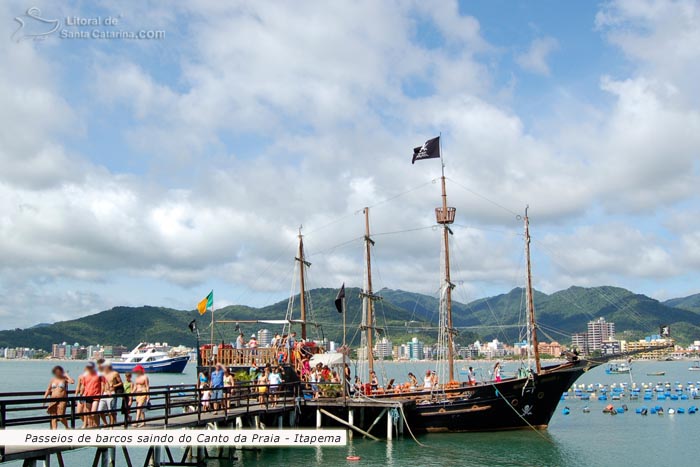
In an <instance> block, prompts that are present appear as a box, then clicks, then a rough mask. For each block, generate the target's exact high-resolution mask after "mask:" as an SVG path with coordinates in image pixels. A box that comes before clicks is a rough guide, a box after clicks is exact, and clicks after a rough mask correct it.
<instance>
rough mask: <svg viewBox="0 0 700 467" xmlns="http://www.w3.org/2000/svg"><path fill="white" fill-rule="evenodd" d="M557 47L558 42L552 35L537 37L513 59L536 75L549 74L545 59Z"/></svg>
mask: <svg viewBox="0 0 700 467" xmlns="http://www.w3.org/2000/svg"><path fill="white" fill-rule="evenodd" d="M558 49H559V42H558V41H557V40H556V39H555V38H553V37H538V38H536V39H534V40H533V41H532V42H531V43H530V47H529V48H528V49H527V50H526V51H525V52H523V53H521V54H519V55H518V56H517V57H515V61H516V62H517V63H518V65H520V66H521V67H522V68H523V69H524V70H527V71H529V72H531V73H536V74H538V75H549V73H550V70H549V64H548V63H547V59H548V58H549V55H551V54H552V52H555V51H556V50H558Z"/></svg>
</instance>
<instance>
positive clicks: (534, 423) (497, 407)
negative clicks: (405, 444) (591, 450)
mask: <svg viewBox="0 0 700 467" xmlns="http://www.w3.org/2000/svg"><path fill="white" fill-rule="evenodd" d="M593 366H595V365H591V364H589V363H588V362H583V361H579V362H575V363H570V364H565V365H561V366H557V367H550V368H545V369H544V370H543V372H542V373H541V374H539V375H534V376H533V378H532V379H527V378H520V379H508V380H505V381H502V382H499V383H493V384H490V383H486V384H479V385H477V386H472V387H469V388H459V389H454V390H450V391H447V394H446V395H445V396H447V397H445V396H442V397H441V400H432V401H423V402H418V404H417V405H416V406H415V408H413V409H412V410H411V411H410V413H407V414H406V415H407V418H408V419H409V420H408V421H409V424H410V426H411V429H413V430H414V431H419V432H430V433H435V432H469V431H502V430H516V429H523V428H530V427H534V428H537V429H544V428H546V427H547V425H549V421H550V420H551V418H552V415H554V411H555V410H556V408H557V405H558V404H559V401H560V400H561V395H562V393H563V392H564V391H566V390H567V389H568V388H570V387H571V385H572V384H573V383H574V382H575V381H576V380H577V379H578V378H579V377H580V376H581V375H582V374H583V373H584V372H585V371H587V370H588V369H589V368H591V367H593Z"/></svg>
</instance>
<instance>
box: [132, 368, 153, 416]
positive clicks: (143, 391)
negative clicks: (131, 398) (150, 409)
mask: <svg viewBox="0 0 700 467" xmlns="http://www.w3.org/2000/svg"><path fill="white" fill-rule="evenodd" d="M134 374H136V380H135V381H134V393H135V394H136V423H137V425H136V426H145V425H146V423H145V419H146V406H147V405H148V392H150V390H151V383H150V381H149V380H148V376H146V370H144V368H143V367H142V366H141V365H136V366H135V367H134ZM139 421H141V423H138V422H139Z"/></svg>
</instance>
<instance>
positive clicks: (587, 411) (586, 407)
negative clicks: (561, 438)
mask: <svg viewBox="0 0 700 467" xmlns="http://www.w3.org/2000/svg"><path fill="white" fill-rule="evenodd" d="M583 413H591V409H590V407H588V406H585V407H584V408H583Z"/></svg>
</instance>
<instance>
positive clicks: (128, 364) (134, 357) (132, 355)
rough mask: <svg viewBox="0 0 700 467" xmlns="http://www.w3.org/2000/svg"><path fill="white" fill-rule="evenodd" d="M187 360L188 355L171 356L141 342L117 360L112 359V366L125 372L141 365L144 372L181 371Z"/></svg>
mask: <svg viewBox="0 0 700 467" xmlns="http://www.w3.org/2000/svg"><path fill="white" fill-rule="evenodd" d="M189 360H190V357H189V355H178V356H174V357H171V356H170V355H168V353H167V352H163V351H162V350H158V349H156V348H155V347H154V346H152V345H149V344H145V343H143V342H142V343H140V344H139V345H137V346H136V348H135V349H134V350H132V351H131V352H129V353H125V354H122V356H121V358H120V359H119V360H113V361H112V368H114V369H115V370H116V371H118V372H119V373H126V372H129V371H133V370H134V367H136V366H137V365H141V366H142V367H143V369H144V370H145V371H146V373H182V372H183V371H184V370H185V367H186V366H187V362H188V361H189Z"/></svg>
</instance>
